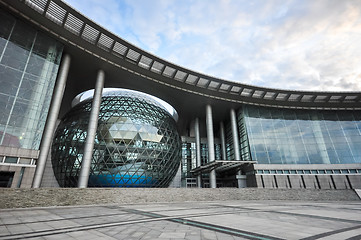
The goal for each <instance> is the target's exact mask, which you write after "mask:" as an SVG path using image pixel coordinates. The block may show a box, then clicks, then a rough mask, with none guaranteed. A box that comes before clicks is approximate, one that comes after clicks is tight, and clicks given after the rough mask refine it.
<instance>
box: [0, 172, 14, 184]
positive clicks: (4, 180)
mask: <svg viewBox="0 0 361 240" xmlns="http://www.w3.org/2000/svg"><path fill="white" fill-rule="evenodd" d="M14 174H15V172H1V171H0V187H2V188H10V187H11V184H12V183H13V178H14Z"/></svg>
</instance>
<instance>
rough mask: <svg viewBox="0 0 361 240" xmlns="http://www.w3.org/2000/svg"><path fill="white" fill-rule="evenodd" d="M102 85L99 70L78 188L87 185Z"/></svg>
mask: <svg viewBox="0 0 361 240" xmlns="http://www.w3.org/2000/svg"><path fill="white" fill-rule="evenodd" d="M103 86H104V71H103V70H99V71H98V76H97V82H96V84H95V90H94V96H93V103H92V109H91V111H90V118H89V125H88V134H87V137H86V141H85V146H84V155H83V160H82V163H81V169H80V175H79V179H78V187H79V188H86V187H88V179H89V173H90V165H91V160H92V157H93V148H94V140H95V135H96V132H97V127H98V116H99V109H100V103H101V100H102V93H103Z"/></svg>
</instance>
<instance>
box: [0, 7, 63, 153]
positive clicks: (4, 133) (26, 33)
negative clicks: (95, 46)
mask: <svg viewBox="0 0 361 240" xmlns="http://www.w3.org/2000/svg"><path fill="white" fill-rule="evenodd" d="M0 22H1V26H0V39H1V41H0V54H1V56H0V74H1V78H0V86H1V87H0V112H1V113H2V114H1V116H0V145H3V146H11V147H18V148H27V149H38V148H39V144H40V140H41V137H42V132H43V129H44V125H45V121H46V117H47V113H48V108H49V105H50V100H51V97H52V92H53V88H54V83H55V80H56V75H57V71H58V67H59V63H60V59H61V54H62V48H63V47H62V45H61V44H59V43H58V42H56V41H55V40H53V39H51V38H49V37H48V36H46V35H44V34H42V33H41V32H39V31H37V30H35V29H34V28H32V27H31V26H29V25H28V24H25V23H23V22H21V21H20V20H15V19H14V18H13V17H11V16H9V15H8V14H6V13H4V12H3V11H2V10H0Z"/></svg>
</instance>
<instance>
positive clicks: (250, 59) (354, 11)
mask: <svg viewBox="0 0 361 240" xmlns="http://www.w3.org/2000/svg"><path fill="white" fill-rule="evenodd" d="M67 2H69V3H70V4H71V5H73V6H74V7H75V8H77V9H79V11H80V12H82V13H84V15H86V16H89V17H90V18H92V19H94V20H95V21H96V22H98V23H99V24H101V25H102V26H105V27H106V28H108V29H110V30H111V31H113V32H114V33H116V34H118V35H119V36H120V37H122V38H124V39H126V40H128V41H130V42H131V43H133V44H135V45H136V46H138V47H140V48H143V49H145V50H147V51H150V52H152V53H154V54H155V55H157V56H159V57H162V58H164V59H167V60H169V61H171V62H174V63H176V64H178V65H181V66H184V67H186V68H190V69H192V70H195V71H199V72H203V73H205V74H207V75H213V76H216V77H220V78H222V79H227V80H232V81H238V82H242V83H247V84H252V85H259V86H265V87H272V88H285V89H302V90H322V91H324V90H334V91H361V83H360V82H361V81H360V80H361V45H360V44H359V41H360V39H361V4H359V2H358V0H344V1H339V0H318V1H303V0H289V1H283V0H282V1H281V0H279V1H278V0H270V1H260V0H259V1H239V0H218V1H216V0H215V1H212V2H209V1H195V0H184V1H176V0H157V1H148V0H124V1H117V0H105V1H96V0H77V1H75V0H67Z"/></svg>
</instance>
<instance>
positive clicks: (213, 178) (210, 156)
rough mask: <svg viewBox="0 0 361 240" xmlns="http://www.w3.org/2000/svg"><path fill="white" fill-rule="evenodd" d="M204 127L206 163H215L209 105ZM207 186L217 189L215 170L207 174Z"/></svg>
mask: <svg viewBox="0 0 361 240" xmlns="http://www.w3.org/2000/svg"><path fill="white" fill-rule="evenodd" d="M206 125H207V141H208V162H213V161H215V159H216V157H215V152H214V135H213V116H212V107H211V105H207V106H206ZM209 184H210V187H211V188H216V187H217V181H216V170H215V169H213V170H211V171H210V172H209Z"/></svg>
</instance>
